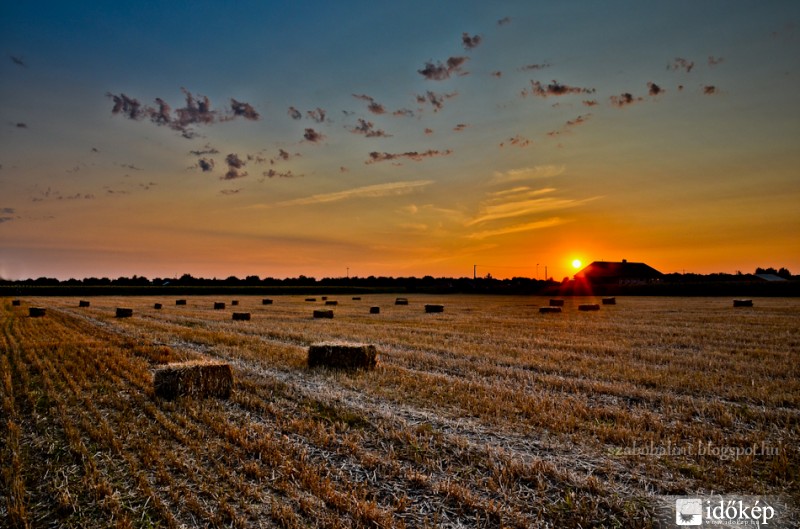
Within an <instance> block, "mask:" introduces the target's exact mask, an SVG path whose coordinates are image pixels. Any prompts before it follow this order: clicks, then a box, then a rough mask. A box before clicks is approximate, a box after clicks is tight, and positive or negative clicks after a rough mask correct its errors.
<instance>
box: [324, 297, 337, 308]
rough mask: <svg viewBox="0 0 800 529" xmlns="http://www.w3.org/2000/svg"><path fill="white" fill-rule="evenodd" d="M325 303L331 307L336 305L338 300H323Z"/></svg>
mask: <svg viewBox="0 0 800 529" xmlns="http://www.w3.org/2000/svg"><path fill="white" fill-rule="evenodd" d="M325 304H326V305H329V306H332V307H333V306H336V305H338V304H339V302H338V301H336V300H332V299H329V300H328V301H326V302H325Z"/></svg>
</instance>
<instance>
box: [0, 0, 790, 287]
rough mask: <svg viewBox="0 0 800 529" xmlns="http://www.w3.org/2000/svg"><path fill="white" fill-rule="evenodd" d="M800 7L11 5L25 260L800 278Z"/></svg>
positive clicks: (25, 268)
mask: <svg viewBox="0 0 800 529" xmlns="http://www.w3.org/2000/svg"><path fill="white" fill-rule="evenodd" d="M798 15H800V4H798V3H797V2H792V1H782V2H778V1H775V2H743V1H742V2H726V1H708V2H680V1H679V2H662V3H651V2H603V3H598V2H558V3H556V2H552V3H540V2H535V3H534V2H497V3H487V2H402V3H393V4H387V5H381V4H378V5H375V4H374V3H367V2H302V3H300V2H295V3H288V2H236V3H223V2H169V3H156V2H135V3H128V2H116V3H113V4H111V3H105V2H78V3H70V2H44V3H37V4H32V3H14V4H11V3H6V4H4V5H3V6H2V8H0V43H1V44H2V48H3V52H4V55H5V56H4V57H3V60H2V61H0V219H2V220H0V276H3V277H12V278H17V277H37V276H40V275H46V276H56V277H62V278H67V277H84V276H110V277H116V276H119V275H132V274H140V275H142V274H144V275H148V276H151V277H152V276H171V275H174V274H181V273H192V274H194V275H205V276H215V275H216V276H227V275H249V274H257V275H260V276H275V277H286V276H296V275H299V274H305V275H314V276H318V277H322V276H337V275H343V273H344V270H345V269H346V267H349V268H350V270H351V274H352V273H355V274H357V275H371V274H374V275H412V274H413V275H425V274H432V275H455V276H460V275H469V274H470V273H471V272H472V265H473V264H478V265H479V270H481V271H483V272H486V273H491V274H492V275H494V276H496V277H507V276H513V275H523V276H530V277H533V276H535V275H536V274H537V270H538V271H539V273H540V277H541V276H542V275H543V266H539V267H536V264H537V263H538V264H539V265H548V270H549V273H550V275H553V276H556V278H557V279H560V278H561V277H563V276H565V275H568V274H571V273H572V270H571V268H570V266H569V263H571V262H572V261H573V260H574V259H576V258H578V259H581V260H583V261H591V260H595V259H608V260H617V259H621V258H627V259H629V260H635V261H645V262H648V263H649V264H651V265H653V266H655V267H656V268H658V269H660V270H662V271H664V272H670V271H681V270H687V271H689V270H690V271H696V272H714V271H727V272H733V271H735V270H744V271H751V270H752V269H753V268H755V266H777V267H780V266H787V267H789V268H790V269H792V270H793V271H794V270H796V269H800V251H798V248H800V241H798V237H797V235H796V233H797V232H798V229H797V228H798V227H800V213H798V210H800V208H797V207H796V204H797V203H798V201H799V200H798V199H800V178H799V177H798V171H797V167H798V166H799V165H798V162H800V154H798V149H797V148H796V146H797V139H798V132H800V108H799V105H798V101H797V96H796V92H797V89H796V87H797V86H798V81H800V71H799V70H798V66H799V64H798V62H799V61H800V59H798V57H800V53H798V51H800V27H798V23H799V22H800V17H798ZM187 96H188V97H191V102H187ZM206 97H207V98H208V101H209V103H210V109H209V110H208V111H206V112H204V111H203V110H202V109H201V107H200V104H201V102H202V101H203V98H206ZM115 109H116V110H117V112H116V113H115V112H114V110H115ZM295 118H296V119H295Z"/></svg>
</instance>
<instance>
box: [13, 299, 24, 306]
mask: <svg viewBox="0 0 800 529" xmlns="http://www.w3.org/2000/svg"><path fill="white" fill-rule="evenodd" d="M20 305H22V301H20V300H18V299H12V300H11V306H12V307H19V306H20Z"/></svg>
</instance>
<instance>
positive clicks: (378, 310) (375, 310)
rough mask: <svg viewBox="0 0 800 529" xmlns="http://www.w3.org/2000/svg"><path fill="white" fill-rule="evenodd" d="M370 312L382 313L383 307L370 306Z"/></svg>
mask: <svg viewBox="0 0 800 529" xmlns="http://www.w3.org/2000/svg"><path fill="white" fill-rule="evenodd" d="M369 313H370V314H380V313H381V308H380V307H370V308H369Z"/></svg>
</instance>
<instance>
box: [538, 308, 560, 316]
mask: <svg viewBox="0 0 800 529" xmlns="http://www.w3.org/2000/svg"><path fill="white" fill-rule="evenodd" d="M556 312H561V307H539V313H540V314H550V313H556Z"/></svg>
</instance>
